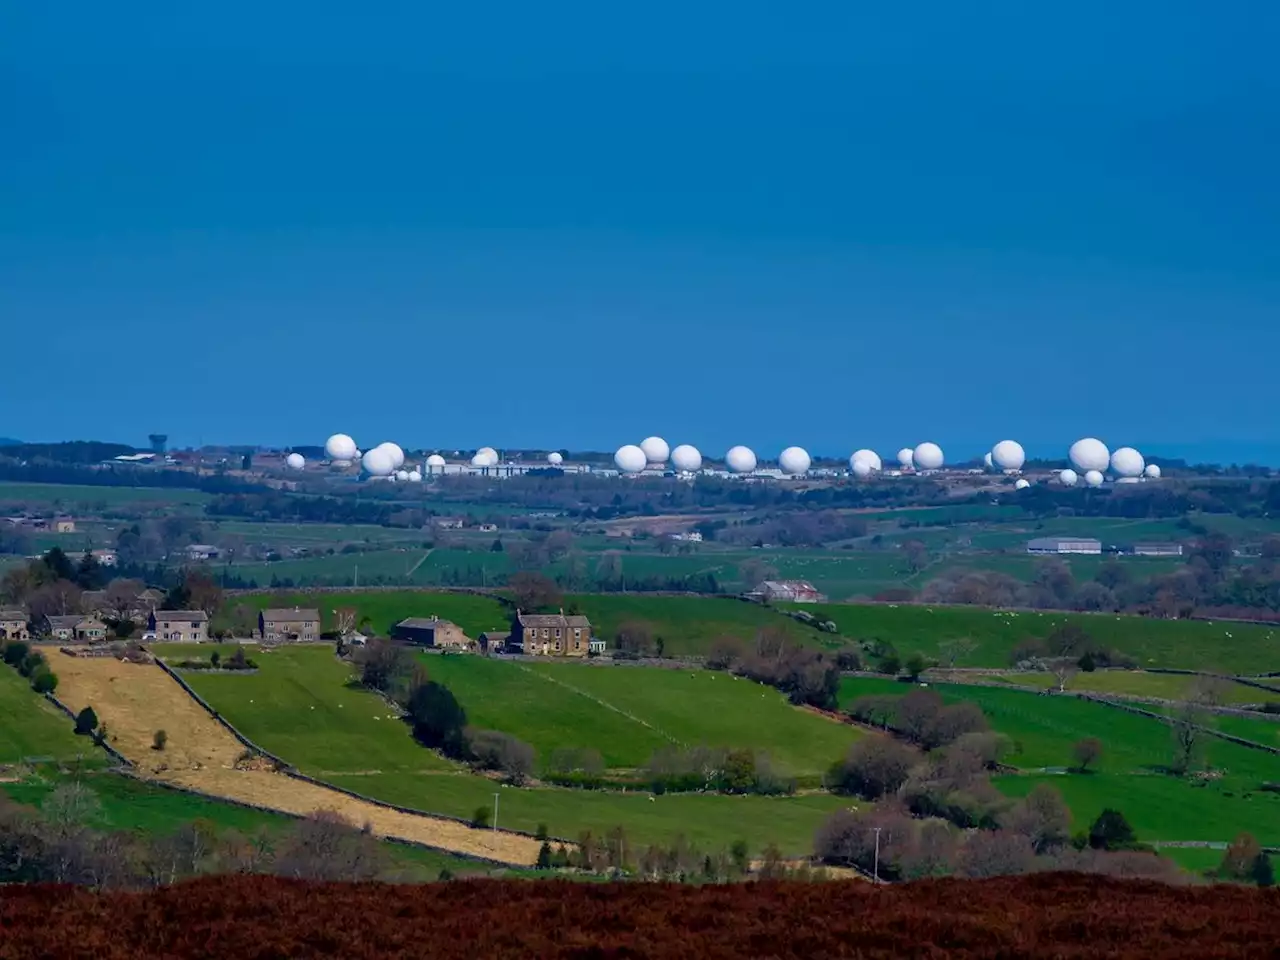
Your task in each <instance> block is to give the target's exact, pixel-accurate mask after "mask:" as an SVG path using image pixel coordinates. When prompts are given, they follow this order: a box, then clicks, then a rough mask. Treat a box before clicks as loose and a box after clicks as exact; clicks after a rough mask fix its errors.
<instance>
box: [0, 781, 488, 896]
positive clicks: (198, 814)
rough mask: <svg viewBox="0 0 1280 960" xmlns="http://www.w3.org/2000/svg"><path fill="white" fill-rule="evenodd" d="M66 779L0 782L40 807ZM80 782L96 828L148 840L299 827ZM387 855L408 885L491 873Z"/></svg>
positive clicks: (232, 809) (405, 851)
mask: <svg viewBox="0 0 1280 960" xmlns="http://www.w3.org/2000/svg"><path fill="white" fill-rule="evenodd" d="M65 779H66V778H62V777H52V778H50V777H40V778H31V779H28V780H25V781H21V782H17V783H0V793H4V794H7V795H8V796H9V797H10V798H11V799H13V800H15V801H17V802H18V803H24V804H28V805H30V806H34V807H38V806H39V805H40V804H41V802H43V800H44V799H45V797H47V796H48V795H49V794H50V793H51V792H52V791H53V790H54V788H56V787H57V786H58V784H59V783H61V782H64V780H65ZM79 782H81V783H83V784H84V785H85V786H86V787H88V788H89V789H90V790H92V791H93V793H94V795H95V796H96V797H97V799H98V802H99V804H100V805H101V814H100V816H99V817H98V818H97V819H96V821H95V822H94V823H93V824H91V825H92V826H95V827H97V828H99V829H103V830H129V831H136V832H139V833H143V834H146V835H148V836H164V835H165V834H169V833H172V832H174V831H175V830H177V829H178V828H179V827H182V826H184V825H186V824H189V823H193V822H195V821H205V822H207V823H210V824H212V825H213V826H214V827H215V829H216V830H217V831H218V832H223V831H227V830H235V831H237V832H239V833H241V834H245V835H249V834H254V833H257V832H258V831H266V832H267V833H268V834H278V833H282V832H283V831H284V830H286V829H288V827H289V826H290V825H291V824H292V823H293V822H294V820H293V819H292V818H290V817H285V816H281V815H279V814H274V813H264V812H263V811H260V810H253V809H250V808H248V807H240V806H236V805H235V804H232V803H220V802H218V801H216V800H206V799H205V798H203V797H198V796H194V795H191V794H186V793H180V792H178V791H175V790H168V789H166V788H164V787H159V786H155V785H153V784H149V783H144V782H141V781H138V780H134V779H132V778H130V777H124V776H120V775H118V774H114V773H107V772H100V773H91V774H86V775H84V776H82V777H80V778H79ZM387 853H388V855H389V857H390V859H391V861H392V863H393V864H394V867H395V868H396V869H398V870H399V871H401V872H402V874H403V878H404V879H405V880H410V881H416V882H424V881H429V880H434V879H436V878H437V877H438V876H439V875H440V871H441V870H443V869H448V870H450V871H452V872H453V873H454V874H455V875H458V876H463V875H467V874H487V873H490V872H491V871H492V870H493V869H494V868H493V866H492V865H491V864H486V863H482V862H480V861H477V860H470V859H467V858H465V857H454V856H450V855H449V854H445V853H437V852H436V851H434V850H426V849H422V848H419V847H410V846H405V845H400V844H388V845H387Z"/></svg>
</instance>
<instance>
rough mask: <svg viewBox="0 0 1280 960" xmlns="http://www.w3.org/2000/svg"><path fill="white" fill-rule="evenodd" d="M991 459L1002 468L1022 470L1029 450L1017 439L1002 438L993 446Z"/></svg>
mask: <svg viewBox="0 0 1280 960" xmlns="http://www.w3.org/2000/svg"><path fill="white" fill-rule="evenodd" d="M991 461H992V462H993V463H994V464H995V465H996V466H997V467H999V468H1000V469H1001V470H1021V469H1022V465H1023V464H1024V463H1026V462H1027V452H1026V451H1025V450H1023V449H1022V444H1020V443H1018V441H1016V440H1001V441H1000V442H999V443H997V444H996V445H995V446H994V447H992V448H991Z"/></svg>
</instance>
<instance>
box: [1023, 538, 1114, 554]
mask: <svg viewBox="0 0 1280 960" xmlns="http://www.w3.org/2000/svg"><path fill="white" fill-rule="evenodd" d="M1027 553H1034V554H1064V553H1077V554H1098V553H1102V541H1101V540H1094V539H1092V538H1091V537H1039V538H1037V539H1035V540H1028V541H1027Z"/></svg>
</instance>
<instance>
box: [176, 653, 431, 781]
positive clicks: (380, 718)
mask: <svg viewBox="0 0 1280 960" xmlns="http://www.w3.org/2000/svg"><path fill="white" fill-rule="evenodd" d="M210 649H212V648H209V647H206V646H201V647H199V648H198V649H197V651H196V652H198V653H199V654H201V655H203V656H208V653H209V651H210ZM227 649H229V648H222V652H224V653H225V652H227ZM170 650H171V647H166V648H161V650H160V651H159V652H161V655H166V654H168V653H169V652H170ZM188 650H190V648H188ZM251 656H252V658H253V660H254V661H255V662H256V663H257V664H258V665H259V670H258V672H257V673H250V674H244V675H238V674H234V673H200V672H198V671H194V670H190V671H185V672H184V673H183V679H185V680H186V681H187V683H188V684H190V685H191V688H192V689H193V690H195V691H196V692H197V693H199V694H200V696H202V697H204V699H205V700H206V701H207V702H209V703H211V704H213V705H214V707H215V709H217V710H218V711H219V712H220V713H222V714H224V715H225V716H226V717H227V718H228V719H230V720H231V722H232V723H233V724H234V725H235V727H236V729H238V730H239V731H240V732H241V733H243V734H244V735H245V736H246V737H248V738H249V739H250V740H252V741H253V742H254V743H257V744H259V745H261V746H263V747H265V748H266V749H267V750H270V751H271V752H272V753H275V754H276V755H278V756H281V757H284V758H285V759H286V760H288V761H289V762H291V763H293V764H295V765H296V766H297V767H298V768H299V769H300V770H302V771H303V772H304V773H308V774H311V775H312V776H316V777H321V778H324V777H327V776H328V774H330V773H333V772H341V773H367V772H380V773H404V774H415V773H419V772H422V771H426V770H437V771H438V770H453V769H455V766H454V764H452V763H450V762H449V761H447V760H445V759H444V758H442V757H440V756H439V755H438V754H435V753H433V752H431V751H430V750H424V749H422V747H420V746H418V744H416V743H415V742H414V740H413V738H412V737H411V736H410V734H409V727H408V726H407V725H406V724H405V723H404V722H403V721H401V720H400V719H399V713H398V711H397V710H396V709H395V708H394V707H392V706H390V705H389V704H387V703H386V702H384V701H383V700H382V699H381V698H379V697H377V696H375V695H373V694H372V693H369V692H368V691H367V690H364V689H362V688H360V687H358V686H355V685H353V684H352V683H351V680H352V672H351V668H350V666H349V665H348V664H346V663H344V662H342V661H340V660H338V659H337V658H336V657H335V656H334V654H333V648H332V647H330V646H329V645H327V644H325V645H299V646H291V647H278V648H276V649H274V650H251Z"/></svg>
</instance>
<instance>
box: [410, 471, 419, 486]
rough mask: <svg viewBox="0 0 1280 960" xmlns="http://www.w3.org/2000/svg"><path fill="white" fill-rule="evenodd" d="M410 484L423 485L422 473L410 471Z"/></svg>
mask: <svg viewBox="0 0 1280 960" xmlns="http://www.w3.org/2000/svg"><path fill="white" fill-rule="evenodd" d="M409 482H410V483H421V482H422V474H421V473H419V472H418V471H417V470H410V471H409Z"/></svg>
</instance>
